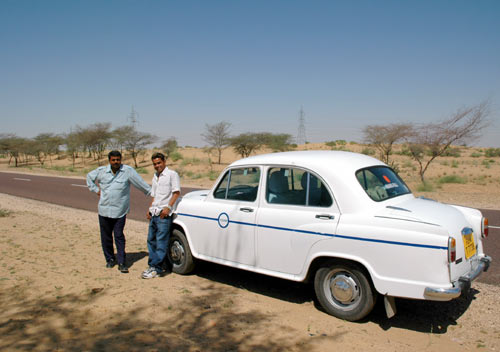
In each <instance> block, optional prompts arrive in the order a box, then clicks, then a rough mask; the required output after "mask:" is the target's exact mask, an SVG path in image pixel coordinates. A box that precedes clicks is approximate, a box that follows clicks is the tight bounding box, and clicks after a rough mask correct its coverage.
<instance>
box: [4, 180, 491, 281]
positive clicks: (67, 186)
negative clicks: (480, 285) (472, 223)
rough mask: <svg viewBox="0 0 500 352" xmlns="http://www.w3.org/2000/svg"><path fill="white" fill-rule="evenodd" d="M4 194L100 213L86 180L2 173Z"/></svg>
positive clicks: (134, 210) (145, 201)
mask: <svg viewBox="0 0 500 352" xmlns="http://www.w3.org/2000/svg"><path fill="white" fill-rule="evenodd" d="M131 189H132V191H131V197H130V199H131V201H130V203H131V204H130V214H129V215H128V218H132V219H135V220H142V221H145V220H146V219H145V215H144V214H145V211H146V209H147V208H148V206H149V204H150V201H151V200H150V198H149V197H146V196H145V195H144V194H143V193H141V192H140V191H138V190H136V189H135V188H134V187H131ZM192 190H194V188H182V194H185V193H187V192H190V191H192ZM0 193H6V194H11V195H14V196H18V197H24V198H30V199H35V200H41V201H44V202H49V203H54V204H60V205H64V206H68V207H72V208H77V209H84V210H90V211H95V212H97V200H98V198H97V195H96V194H94V193H92V192H89V191H88V189H87V186H86V183H85V180H84V179H78V178H67V177H49V176H35V175H29V174H18V173H10V172H0ZM481 211H482V212H483V215H484V216H486V217H488V219H489V223H490V226H492V227H491V228H490V235H489V237H488V238H487V239H486V240H485V241H484V242H483V243H484V247H485V252H486V253H487V254H488V255H489V256H491V257H492V258H493V265H492V267H491V268H490V270H489V271H488V272H487V273H484V274H483V275H482V276H481V277H480V278H479V281H482V282H486V283H491V284H495V285H500V265H499V263H500V210H487V209H482V210H481ZM96 216H97V215H96Z"/></svg>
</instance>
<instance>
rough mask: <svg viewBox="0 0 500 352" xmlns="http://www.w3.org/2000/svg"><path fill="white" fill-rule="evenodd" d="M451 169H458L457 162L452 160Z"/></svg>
mask: <svg viewBox="0 0 500 352" xmlns="http://www.w3.org/2000/svg"><path fill="white" fill-rule="evenodd" d="M451 167H452V168H455V169H456V168H458V161H456V160H453V161H452V162H451Z"/></svg>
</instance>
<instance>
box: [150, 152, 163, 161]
mask: <svg viewBox="0 0 500 352" xmlns="http://www.w3.org/2000/svg"><path fill="white" fill-rule="evenodd" d="M158 158H160V159H161V160H162V161H165V155H163V154H162V153H159V152H156V153H154V154H153V156H152V157H151V161H153V160H154V159H158Z"/></svg>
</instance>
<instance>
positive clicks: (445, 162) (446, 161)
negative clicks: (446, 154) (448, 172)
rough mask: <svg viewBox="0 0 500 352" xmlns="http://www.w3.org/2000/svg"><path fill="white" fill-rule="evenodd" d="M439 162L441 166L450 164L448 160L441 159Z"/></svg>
mask: <svg viewBox="0 0 500 352" xmlns="http://www.w3.org/2000/svg"><path fill="white" fill-rule="evenodd" d="M440 164H441V165H443V166H449V165H450V163H449V162H448V160H443V161H441V162H440Z"/></svg>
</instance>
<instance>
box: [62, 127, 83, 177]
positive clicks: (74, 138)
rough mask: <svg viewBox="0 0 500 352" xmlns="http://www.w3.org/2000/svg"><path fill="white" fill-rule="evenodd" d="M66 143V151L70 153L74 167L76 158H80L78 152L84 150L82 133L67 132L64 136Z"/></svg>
mask: <svg viewBox="0 0 500 352" xmlns="http://www.w3.org/2000/svg"><path fill="white" fill-rule="evenodd" d="M64 145H65V146H66V153H68V154H69V155H70V156H71V160H72V161H73V168H74V167H75V161H76V158H78V153H79V152H80V151H82V148H83V142H82V136H81V134H80V133H79V132H78V131H72V132H70V133H68V134H66V135H65V136H64Z"/></svg>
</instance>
